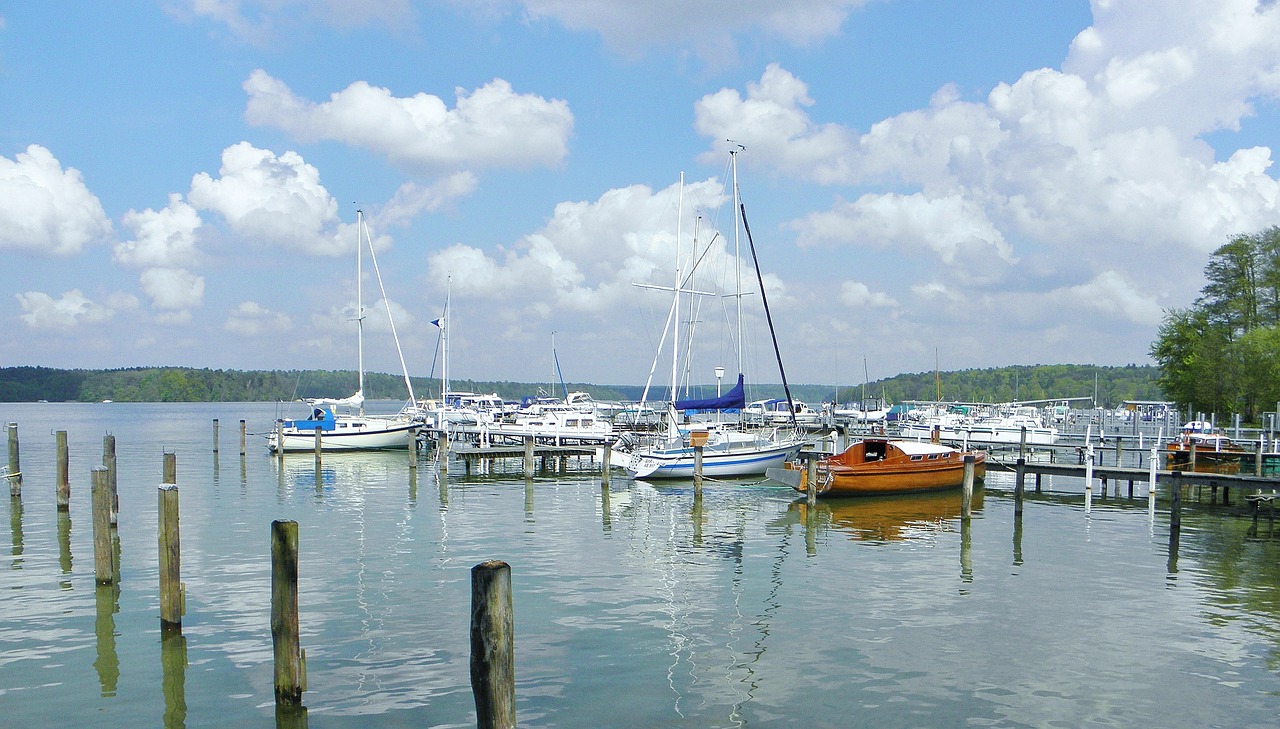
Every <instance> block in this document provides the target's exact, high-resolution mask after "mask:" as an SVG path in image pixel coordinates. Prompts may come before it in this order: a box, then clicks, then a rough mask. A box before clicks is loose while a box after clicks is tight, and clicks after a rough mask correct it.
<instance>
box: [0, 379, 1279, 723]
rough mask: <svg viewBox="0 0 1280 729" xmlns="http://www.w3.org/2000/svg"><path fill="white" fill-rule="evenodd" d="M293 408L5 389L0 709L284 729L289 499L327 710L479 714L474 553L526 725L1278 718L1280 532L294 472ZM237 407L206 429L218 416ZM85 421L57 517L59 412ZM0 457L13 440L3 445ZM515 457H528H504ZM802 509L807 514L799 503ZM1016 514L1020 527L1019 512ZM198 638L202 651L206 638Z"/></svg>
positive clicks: (397, 471)
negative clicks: (168, 497) (283, 561)
mask: <svg viewBox="0 0 1280 729" xmlns="http://www.w3.org/2000/svg"><path fill="white" fill-rule="evenodd" d="M275 415H276V410H275V407H274V406H271V405H261V404H234V403H233V404H213V405H205V404H199V405H131V404H110V405H73V404H41V405H12V404H0V421H3V422H7V421H16V422H18V423H19V432H20V435H21V442H22V466H23V471H24V473H25V481H24V491H23V498H22V501H21V503H20V504H18V503H16V502H12V501H11V502H10V503H9V505H8V513H9V517H10V518H9V522H10V533H11V549H10V557H9V559H8V565H7V566H6V567H4V568H0V726H5V727H35V726H50V725H55V726H59V725H65V726H108V727H115V726H156V727H179V726H187V727H225V726H240V727H266V726H273V725H274V724H275V721H276V719H275V714H274V698H273V691H272V683H271V682H272V663H271V661H272V658H271V632H270V625H269V613H270V546H269V545H270V542H269V525H270V522H271V521H272V520H273V519H294V520H297V521H298V522H299V524H300V531H301V558H300V571H301V578H300V605H301V625H302V632H303V636H302V640H303V646H304V647H305V648H306V652H307V661H308V684H309V685H308V690H307V692H306V693H305V694H304V701H305V704H306V705H307V707H308V712H309V713H308V717H307V722H308V723H309V726H311V727H401V726H406V727H407V726H413V727H423V726H459V727H462V726H474V725H475V714H474V705H473V702H472V697H471V689H470V683H469V673H468V670H469V669H468V660H469V653H468V651H469V643H468V634H467V631H468V621H469V600H470V575H469V570H470V568H471V567H472V566H473V565H475V564H477V563H479V562H482V561H484V560H487V559H503V560H506V561H508V562H509V563H510V564H511V566H512V578H513V587H514V593H515V598H514V599H515V611H516V644H515V645H516V674H517V681H518V683H517V687H516V693H517V715H518V719H519V722H520V724H521V725H522V726H528V727H535V726H544V727H740V726H753V727H774V726H779V727H782V726H795V727H847V726H860V725H867V726H872V725H874V726H882V727H908V726H1037V727H1039V726H1063V727H1076V726H1085V725H1089V726H1118V727H1131V726H1196V727H1208V726H1229V727H1274V726H1276V725H1277V724H1278V723H1280V535H1277V536H1276V537H1275V538H1271V537H1268V535H1267V534H1266V526H1265V520H1264V524H1263V532H1264V533H1263V535H1262V538H1252V537H1249V536H1247V535H1246V530H1247V528H1248V526H1249V521H1248V520H1247V519H1243V518H1239V517H1232V516H1229V515H1226V514H1224V513H1223V512H1222V510H1221V508H1220V507H1214V508H1208V507H1196V506H1195V505H1194V504H1192V505H1189V507H1188V511H1187V512H1186V513H1184V517H1183V529H1182V533H1181V538H1180V540H1179V542H1178V543H1177V545H1176V551H1174V552H1173V554H1172V556H1171V551H1172V550H1171V547H1170V541H1169V529H1168V520H1167V516H1166V514H1165V513H1163V512H1164V510H1165V504H1164V503H1161V504H1160V509H1161V513H1158V514H1157V515H1156V518H1155V520H1154V522H1152V521H1150V520H1149V518H1148V513H1147V510H1146V499H1145V486H1144V485H1143V484H1139V485H1138V487H1137V493H1138V495H1139V497H1140V498H1136V499H1134V500H1133V501H1129V500H1128V499H1116V498H1115V497H1114V496H1113V497H1112V498H1111V499H1110V500H1103V499H1099V498H1097V497H1095V500H1094V503H1093V509H1092V511H1091V512H1090V513H1089V514H1086V513H1085V512H1084V508H1083V504H1082V498H1081V494H1082V493H1083V486H1082V484H1081V482H1080V481H1079V480H1071V479H1058V480H1057V481H1056V482H1053V483H1049V482H1048V480H1047V479H1046V491H1045V493H1044V494H1042V495H1034V494H1029V495H1028V501H1027V504H1026V510H1025V513H1024V515H1023V518H1022V520H1021V523H1020V525H1019V524H1018V523H1016V522H1015V519H1014V516H1013V500H1012V486H1013V485H1012V479H1011V478H1010V477H1008V476H1006V475H1003V474H997V473H992V474H990V475H989V476H988V481H987V486H986V488H985V490H984V491H982V492H980V494H979V506H978V508H976V509H975V512H974V516H973V519H972V521H971V526H970V527H968V528H963V527H962V525H961V522H960V518H959V514H960V508H959V495H958V494H943V495H941V496H930V497H923V498H906V499H896V500H890V501H885V500H877V501H855V502H850V503H844V504H819V505H818V507H817V511H816V513H815V514H814V515H813V516H814V519H812V520H808V519H807V514H806V510H805V507H804V504H803V503H796V500H795V499H794V498H793V494H792V493H791V492H789V491H787V490H785V489H782V488H779V487H776V486H768V485H752V484H736V485H725V484H709V485H708V486H707V487H706V489H705V497H704V499H703V504H702V509H701V512H700V513H698V512H697V511H696V510H695V508H694V501H693V494H692V488H691V486H687V485H684V486H682V485H676V486H657V487H655V486H651V485H648V484H645V483H640V482H632V481H629V480H627V479H625V478H621V477H617V476H615V478H614V482H613V485H612V488H611V490H610V491H609V492H608V494H607V499H606V498H605V496H604V494H602V492H601V488H600V481H599V477H598V476H597V475H577V476H575V475H566V476H546V477H539V478H538V479H536V480H535V481H534V482H533V483H532V485H526V483H525V481H524V480H523V479H522V478H519V477H518V475H517V474H515V473H514V472H513V473H512V474H511V475H509V476H492V475H487V476H474V477H464V476H462V475H461V472H462V469H461V467H460V464H457V463H455V464H453V468H452V471H451V474H450V475H449V476H448V480H447V483H442V482H441V481H439V480H438V479H437V476H436V472H435V470H434V469H433V468H431V467H429V466H430V464H429V463H428V462H426V461H424V462H423V467H421V468H420V469H418V471H417V476H416V478H415V477H414V476H413V475H412V474H411V472H410V470H409V468H408V457H407V455H404V454H399V453H396V454H366V455H361V454H347V455H332V456H329V457H327V458H326V459H325V462H324V465H323V467H322V469H321V470H320V472H319V474H317V472H316V470H315V469H314V467H313V462H312V460H311V458H310V457H309V456H293V457H290V458H288V459H287V460H286V461H285V466H284V469H283V472H281V471H280V470H279V469H278V468H277V462H276V460H275V459H274V458H271V457H268V455H267V454H266V449H265V447H264V445H263V443H262V439H261V438H252V437H251V439H250V444H249V448H248V450H249V452H248V454H247V455H246V456H245V458H244V459H241V458H240V456H239V453H238V451H239V437H238V435H239V428H238V421H239V420H240V419H241V418H245V419H247V420H248V424H249V429H250V430H251V431H261V432H265V431H266V430H267V429H268V427H269V423H270V421H271V420H272V418H273V417H275ZM214 418H218V419H219V420H220V421H221V425H222V437H221V454H220V456H219V457H218V458H217V459H215V457H214V454H213V453H212V443H213V437H212V420H213V419H214ZM60 429H61V430H67V431H68V432H69V439H70V450H71V475H72V504H71V511H70V518H69V519H67V518H65V517H63V518H61V519H60V518H59V516H58V514H57V513H56V509H55V506H54V504H55V501H54V491H53V485H54V480H55V473H54V468H55V465H54V436H53V431H55V430H60ZM108 432H109V433H111V434H113V435H115V436H116V438H117V453H118V463H119V474H120V475H119V482H120V491H121V494H120V501H121V515H120V527H119V534H120V550H121V554H122V569H121V583H120V585H119V588H118V590H113V589H111V588H102V589H95V585H94V577H93V547H92V530H91V524H90V503H89V496H90V494H89V471H90V468H92V467H93V466H94V465H97V464H98V463H100V462H101V454H102V436H103V435H104V434H105V433H108ZM165 451H171V452H176V453H177V459H178V481H179V488H180V493H181V520H182V521H181V529H182V572H183V579H184V581H185V582H186V585H187V614H186V616H185V618H184V620H183V631H182V632H183V637H184V639H185V645H182V644H181V643H180V642H172V643H171V642H166V643H165V645H164V646H163V647H162V644H161V640H160V629H159V597H158V577H157V561H158V560H157V537H156V502H157V497H156V486H157V485H158V483H159V482H160V480H161V478H160V474H161V462H162V460H161V459H162V454H163V452H165ZM0 465H4V464H3V463H0ZM512 466H513V468H518V463H513V464H512ZM807 527H808V528H807ZM1019 527H1020V528H1019ZM184 652H185V660H184Z"/></svg>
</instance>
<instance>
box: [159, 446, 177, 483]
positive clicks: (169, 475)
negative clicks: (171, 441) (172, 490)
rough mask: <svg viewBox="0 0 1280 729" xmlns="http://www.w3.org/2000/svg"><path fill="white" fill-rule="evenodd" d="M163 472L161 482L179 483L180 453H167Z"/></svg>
mask: <svg viewBox="0 0 1280 729" xmlns="http://www.w3.org/2000/svg"><path fill="white" fill-rule="evenodd" d="M162 468H163V472H162V474H161V476H162V478H161V479H160V482H161V483H177V482H178V454H177V453H165V454H164V465H163V467H162Z"/></svg>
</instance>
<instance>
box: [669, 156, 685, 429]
mask: <svg viewBox="0 0 1280 729" xmlns="http://www.w3.org/2000/svg"><path fill="white" fill-rule="evenodd" d="M683 220H684V172H683V171H682V172H681V173H680V199H679V203H678V204H677V206H676V285H675V297H676V303H675V307H676V308H675V322H674V327H675V329H674V330H673V331H672V335H673V336H672V338H671V402H672V404H674V403H675V401H676V372H677V370H678V368H679V362H680V283H681V282H680V234H681V226H682V225H683Z"/></svg>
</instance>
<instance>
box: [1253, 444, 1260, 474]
mask: <svg viewBox="0 0 1280 729" xmlns="http://www.w3.org/2000/svg"><path fill="white" fill-rule="evenodd" d="M1253 475H1255V476H1261V475H1262V438H1261V437H1259V438H1258V447H1257V449H1256V450H1255V452H1254V456H1253Z"/></svg>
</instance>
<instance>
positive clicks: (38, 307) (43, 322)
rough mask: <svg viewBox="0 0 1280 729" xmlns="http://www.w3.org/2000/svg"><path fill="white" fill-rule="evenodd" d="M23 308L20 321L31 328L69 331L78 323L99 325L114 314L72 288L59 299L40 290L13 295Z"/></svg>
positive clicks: (108, 307) (104, 306)
mask: <svg viewBox="0 0 1280 729" xmlns="http://www.w3.org/2000/svg"><path fill="white" fill-rule="evenodd" d="M15 296H16V297H17V299H18V305H19V306H21V307H22V311H23V314H22V321H24V322H26V325H27V326H29V327H31V328H32V329H62V330H67V329H71V328H73V327H75V326H77V325H79V324H98V323H101V322H104V321H107V320H108V319H110V318H111V317H112V316H114V315H115V311H113V310H112V308H111V307H110V306H106V305H103V304H100V303H98V302H95V301H93V300H91V299H89V298H88V297H87V296H85V295H84V294H83V293H81V291H80V289H72V290H70V291H67V292H66V293H64V294H63V295H62V296H61V297H60V298H57V299H55V298H53V297H52V296H49V295H48V294H46V293H44V292H41V291H28V292H26V293H23V294H15Z"/></svg>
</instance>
